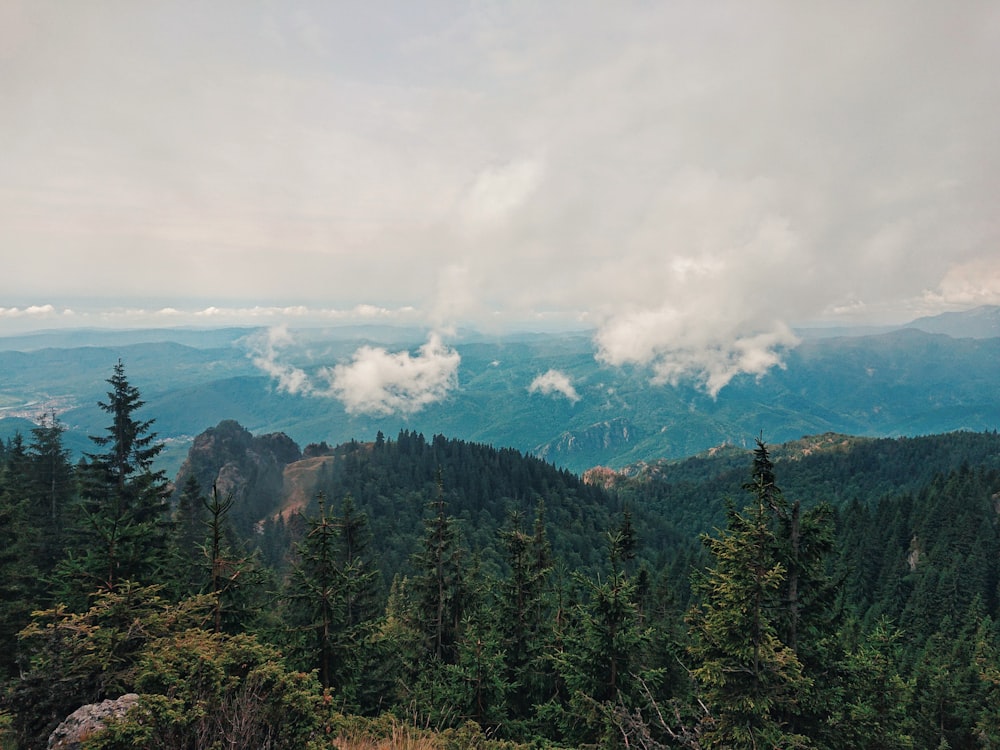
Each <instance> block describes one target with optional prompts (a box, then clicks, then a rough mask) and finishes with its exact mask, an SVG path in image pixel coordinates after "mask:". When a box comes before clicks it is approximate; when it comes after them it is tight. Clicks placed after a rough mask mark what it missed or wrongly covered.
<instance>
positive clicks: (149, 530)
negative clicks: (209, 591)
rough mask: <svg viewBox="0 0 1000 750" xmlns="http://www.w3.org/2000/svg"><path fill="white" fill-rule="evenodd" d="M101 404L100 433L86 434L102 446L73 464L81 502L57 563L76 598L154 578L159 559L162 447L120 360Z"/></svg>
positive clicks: (162, 550) (163, 524) (163, 531)
mask: <svg viewBox="0 0 1000 750" xmlns="http://www.w3.org/2000/svg"><path fill="white" fill-rule="evenodd" d="M107 382H108V383H109V384H110V385H111V390H110V391H109V392H108V394H107V399H108V400H107V401H106V402H100V403H99V404H98V405H99V406H100V407H101V409H102V410H103V411H104V412H106V413H107V414H109V415H110V416H111V420H112V423H111V425H110V426H108V427H107V428H106V432H107V434H106V435H99V436H92V438H91V439H92V440H93V441H94V443H95V444H96V445H97V446H98V447H101V448H105V451H104V452H103V453H95V454H88V461H87V462H86V463H84V464H81V465H80V467H78V472H77V478H78V481H79V487H80V490H79V493H80V494H79V501H78V503H77V508H76V511H77V518H76V523H75V525H74V528H73V529H72V533H71V542H70V545H69V549H68V554H67V556H66V558H65V559H64V560H63V561H62V563H61V564H60V572H59V578H60V579H61V584H62V585H61V587H60V588H61V591H62V593H63V594H64V595H65V596H66V597H67V598H68V599H69V600H70V601H72V603H74V604H80V603H82V602H83V600H84V597H85V595H86V593H87V592H90V591H92V590H94V589H95V588H97V587H102V588H105V589H113V588H114V587H115V586H116V585H117V584H118V582H120V581H123V580H135V581H141V582H144V583H151V582H153V581H154V580H157V579H158V577H159V575H160V573H161V572H162V568H163V564H164V561H165V554H166V545H167V536H168V528H167V526H168V523H167V522H168V518H167V504H166V501H167V495H168V488H167V483H166V479H165V477H164V476H163V472H162V471H160V470H155V469H154V468H153V462H154V460H155V458H156V456H157V455H158V454H159V452H160V451H161V450H162V444H160V443H157V442H155V439H156V433H154V432H151V431H150V427H151V425H152V422H153V420H137V419H136V415H135V412H136V411H137V410H138V409H140V408H141V407H142V406H143V404H144V403H145V402H144V401H143V400H142V398H141V397H140V394H139V390H138V389H137V388H136V387H135V386H133V385H132V384H131V383H129V381H128V379H127V377H126V376H125V367H124V365H123V364H122V362H121V360H119V361H118V363H117V364H116V365H115V368H114V373H113V374H112V376H111V377H110V378H109V379H108V381H107Z"/></svg>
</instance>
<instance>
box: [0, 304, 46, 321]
mask: <svg viewBox="0 0 1000 750" xmlns="http://www.w3.org/2000/svg"><path fill="white" fill-rule="evenodd" d="M56 314H57V313H56V309H55V308H54V307H53V306H52V305H29V306H27V307H23V308H21V307H0V318H49V317H53V316H55V315H56Z"/></svg>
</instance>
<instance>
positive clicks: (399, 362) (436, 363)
mask: <svg viewBox="0 0 1000 750" xmlns="http://www.w3.org/2000/svg"><path fill="white" fill-rule="evenodd" d="M461 359H462V358H461V356H460V355H459V354H458V352H457V351H455V350H454V349H451V348H449V347H448V346H446V345H445V344H444V343H443V342H442V341H441V337H440V336H439V335H437V334H431V335H430V336H429V337H428V339H427V343H426V344H424V345H423V346H422V347H420V349H419V351H418V353H417V355H416V356H412V355H411V354H410V353H409V352H405V351H404V352H389V351H387V350H385V349H383V348H381V347H373V346H363V347H361V348H360V349H358V350H357V351H356V352H355V353H354V357H353V359H352V360H351V362H350V363H349V364H343V365H336V366H335V367H333V368H327V369H326V370H324V375H325V377H327V378H328V380H329V383H330V385H329V389H328V390H327V393H329V394H330V395H332V396H334V397H336V398H337V399H339V400H340V401H341V402H342V403H343V404H344V407H345V408H346V409H347V412H348V413H349V414H382V415H385V414H393V413H401V414H412V413H414V412H417V411H419V410H421V409H423V408H424V407H425V406H429V405H430V404H433V403H437V402H438V401H442V400H444V399H445V398H446V397H447V395H448V394H449V393H450V392H451V391H452V390H453V389H454V388H455V387H456V386H457V385H458V365H459V363H460V362H461Z"/></svg>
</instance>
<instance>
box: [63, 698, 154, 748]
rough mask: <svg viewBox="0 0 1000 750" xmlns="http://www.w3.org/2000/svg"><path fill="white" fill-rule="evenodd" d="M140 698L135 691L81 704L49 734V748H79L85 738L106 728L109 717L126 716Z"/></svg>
mask: <svg viewBox="0 0 1000 750" xmlns="http://www.w3.org/2000/svg"><path fill="white" fill-rule="evenodd" d="M138 700H139V696H138V695H136V694H135V693H127V694H125V695H123V696H122V697H121V698H116V699H115V700H107V701H101V702H100V703H88V704H87V705H86V706H81V707H80V708H78V709H76V711H74V712H73V713H71V714H70V715H69V716H67V717H66V718H65V719H64V720H63V723H62V724H60V725H59V726H58V727H56V729H55V731H54V732H52V734H50V735H49V746H48V747H49V750H79V748H80V746H81V745H82V744H83V741H84V740H85V739H87V738H88V737H91V736H93V735H94V734H96V733H97V732H100V731H101V730H102V729H104V727H105V726H106V722H107V721H108V719H117V718H120V717H122V716H124V715H125V714H126V713H128V710H129V709H130V708H132V706H134V705H135V704H136V702H137V701H138Z"/></svg>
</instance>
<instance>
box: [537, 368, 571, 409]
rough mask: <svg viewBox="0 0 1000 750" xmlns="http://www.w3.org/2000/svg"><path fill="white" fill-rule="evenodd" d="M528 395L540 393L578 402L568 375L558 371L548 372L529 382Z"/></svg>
mask: <svg viewBox="0 0 1000 750" xmlns="http://www.w3.org/2000/svg"><path fill="white" fill-rule="evenodd" d="M528 393H541V394H542V395H544V396H565V397H566V398H567V399H569V400H570V402H572V403H574V404H575V403H576V402H577V401H579V400H580V394H578V393H577V392H576V388H574V387H573V381H572V380H570V377H569V375H567V374H566V373H564V372H561V371H559V370H549V371H548V372H546V373H544V374H542V375H539V376H538V377H537V378H535V379H534V380H532V381H531V385H529V386H528Z"/></svg>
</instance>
